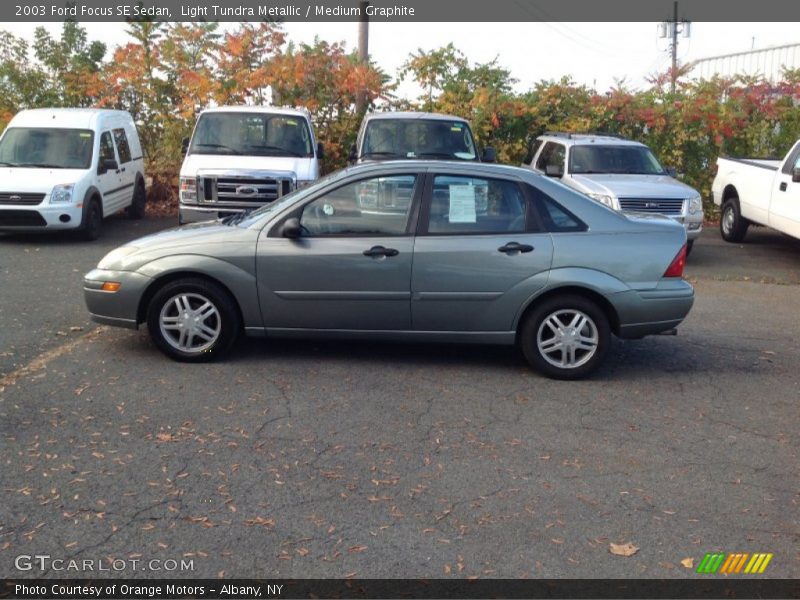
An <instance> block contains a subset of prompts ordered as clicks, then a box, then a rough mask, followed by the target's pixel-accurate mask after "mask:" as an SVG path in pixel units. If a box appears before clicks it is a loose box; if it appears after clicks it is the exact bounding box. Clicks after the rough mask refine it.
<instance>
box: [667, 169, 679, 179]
mask: <svg viewBox="0 0 800 600" xmlns="http://www.w3.org/2000/svg"><path fill="white" fill-rule="evenodd" d="M665 171H666V172H667V175H669V176H670V177H672V178H675V177H677V176H678V169H676V168H675V167H667V168H666V169H665Z"/></svg>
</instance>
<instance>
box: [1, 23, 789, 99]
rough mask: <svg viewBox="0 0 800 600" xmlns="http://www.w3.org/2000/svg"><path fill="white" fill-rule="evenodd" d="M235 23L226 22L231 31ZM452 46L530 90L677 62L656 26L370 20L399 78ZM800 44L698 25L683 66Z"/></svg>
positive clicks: (12, 27)
mask: <svg viewBox="0 0 800 600" xmlns="http://www.w3.org/2000/svg"><path fill="white" fill-rule="evenodd" d="M40 25H43V26H45V27H46V28H47V29H49V30H50V31H51V32H53V33H54V34H55V35H58V32H59V31H60V29H61V24H60V23H44V24H41V23H4V24H0V29H6V30H8V31H11V32H12V33H14V34H15V35H19V36H23V37H25V38H26V39H28V40H33V31H34V29H35V28H36V27H37V26H40ZM231 25H235V24H230V23H228V24H223V27H225V26H231ZM84 26H85V27H86V29H87V32H88V35H89V39H90V40H95V39H96V40H100V41H102V42H104V43H105V44H106V45H107V46H108V48H109V52H108V54H107V55H106V57H107V58H108V56H110V54H111V49H112V48H114V47H115V46H117V45H118V44H120V43H121V40H126V41H127V35H126V34H125V24H124V23H85V24H84ZM357 28H358V25H357V23H286V24H285V25H284V29H285V31H286V33H287V34H288V38H289V39H290V40H292V41H295V42H312V41H313V39H314V37H315V36H319V37H320V38H321V39H324V40H327V41H329V42H333V41H344V42H345V43H346V45H347V48H355V46H356V42H357ZM449 42H452V43H453V44H454V45H455V46H456V48H458V49H460V50H461V51H462V52H464V54H466V56H467V58H468V59H470V60H471V61H477V62H486V61H490V60H492V59H494V58H495V57H497V59H498V62H499V64H500V65H501V66H502V67H504V68H507V69H509V70H510V71H511V73H512V75H513V77H515V78H516V79H517V80H519V81H518V83H517V84H516V89H517V90H518V91H525V90H527V89H529V88H530V87H531V86H532V85H533V84H535V83H536V82H537V81H540V80H542V79H560V78H561V77H563V76H565V75H568V76H571V77H572V78H573V79H574V80H575V81H577V82H578V83H581V84H586V85H589V86H592V87H595V88H596V89H597V90H598V91H600V92H603V91H606V90H608V89H609V88H610V87H612V86H614V85H615V83H616V82H617V81H618V80H623V79H624V81H625V83H626V85H627V86H628V87H633V88H641V87H644V86H646V78H647V76H648V75H650V74H652V73H655V72H663V71H664V70H665V69H666V68H668V66H669V64H670V54H669V45H668V44H669V40H667V39H659V37H658V24H657V23H562V22H558V23H544V22H535V23H371V24H370V43H369V50H370V55H371V57H372V59H373V60H374V61H376V62H377V63H378V64H379V65H380V66H381V67H382V68H383V69H384V71H386V72H387V73H388V74H389V75H391V76H392V77H395V76H396V75H397V71H398V69H399V68H400V66H401V65H402V64H403V62H405V60H406V59H407V58H408V55H409V53H411V52H416V51H417V50H418V49H420V48H422V49H424V50H431V49H435V48H439V47H441V46H444V45H446V44H448V43H449ZM793 42H800V28H798V24H797V23H692V27H691V37H689V38H682V37H681V38H679V44H678V59H679V62H680V63H685V62H688V61H693V60H697V59H699V58H705V57H708V56H716V55H719V54H725V53H728V52H737V51H743V50H749V49H751V48H763V47H767V46H773V45H778V44H785V43H793ZM419 92H420V90H419V89H418V88H417V87H416V86H415V85H414V84H412V83H405V84H404V85H402V86H401V87H400V88H399V90H398V93H399V95H400V96H406V97H409V98H414V97H416V96H417V95H418V94H419Z"/></svg>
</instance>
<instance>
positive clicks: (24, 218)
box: [0, 204, 83, 232]
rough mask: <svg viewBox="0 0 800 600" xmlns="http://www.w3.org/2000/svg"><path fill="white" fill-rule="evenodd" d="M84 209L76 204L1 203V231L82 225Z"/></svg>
mask: <svg viewBox="0 0 800 600" xmlns="http://www.w3.org/2000/svg"><path fill="white" fill-rule="evenodd" d="M82 216H83V209H82V208H81V207H80V206H77V205H75V204H64V205H58V204H56V205H50V204H40V205H36V206H19V205H13V204H0V231H5V232H14V231H19V232H29V231H48V230H58V229H75V228H77V227H80V225H81V218H82Z"/></svg>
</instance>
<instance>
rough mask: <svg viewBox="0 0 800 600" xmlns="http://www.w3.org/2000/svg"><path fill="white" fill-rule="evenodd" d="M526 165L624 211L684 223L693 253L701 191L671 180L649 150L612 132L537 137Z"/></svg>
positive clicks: (698, 230)
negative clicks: (644, 213) (652, 214)
mask: <svg viewBox="0 0 800 600" xmlns="http://www.w3.org/2000/svg"><path fill="white" fill-rule="evenodd" d="M523 166H526V167H528V168H530V169H533V170H534V171H536V172H538V173H542V174H545V175H547V176H548V177H554V178H557V179H559V180H561V181H562V182H563V183H564V184H566V185H568V186H569V187H571V188H572V189H575V190H578V191H579V192H583V193H584V194H586V195H587V196H589V197H590V198H592V199H594V200H596V201H598V202H601V203H603V204H605V205H606V206H609V207H611V208H613V209H614V210H620V211H622V212H646V213H660V214H663V215H666V216H668V217H670V218H671V219H673V220H675V221H677V222H678V223H681V224H683V226H684V227H685V228H686V234H687V236H688V240H689V244H688V246H687V248H688V252H691V249H692V245H693V244H694V241H695V240H696V239H697V238H698V237H699V236H700V233H701V231H702V229H703V201H702V199H701V197H700V193H699V192H698V191H697V190H695V189H694V188H692V187H689V186H688V185H686V184H684V183H681V182H680V181H678V180H677V179H675V178H674V177H673V176H672V175H671V174H670V172H669V171H668V170H667V169H665V168H664V167H662V166H661V164H660V163H659V162H658V159H656V157H655V156H654V155H653V153H652V152H651V151H650V149H649V148H648V147H647V146H645V145H644V144H641V143H639V142H634V141H631V140H626V139H623V138H620V137H616V136H611V135H596V134H576V133H549V134H546V135H542V136H539V137H538V138H536V141H535V143H534V145H533V147H532V149H531V152H530V159H529V160H528V161H526V164H524V165H523Z"/></svg>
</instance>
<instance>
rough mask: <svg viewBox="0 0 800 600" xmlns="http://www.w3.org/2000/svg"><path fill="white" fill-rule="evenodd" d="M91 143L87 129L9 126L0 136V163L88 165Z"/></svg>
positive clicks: (63, 166)
mask: <svg viewBox="0 0 800 600" xmlns="http://www.w3.org/2000/svg"><path fill="white" fill-rule="evenodd" d="M93 145H94V133H92V132H91V131H90V130H88V129H44V128H35V127H12V128H10V129H7V130H6V132H5V135H4V136H3V139H2V140H0V166H3V167H32V168H41V169H45V168H46V169H88V168H89V166H90V165H91V163H92V148H93Z"/></svg>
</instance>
